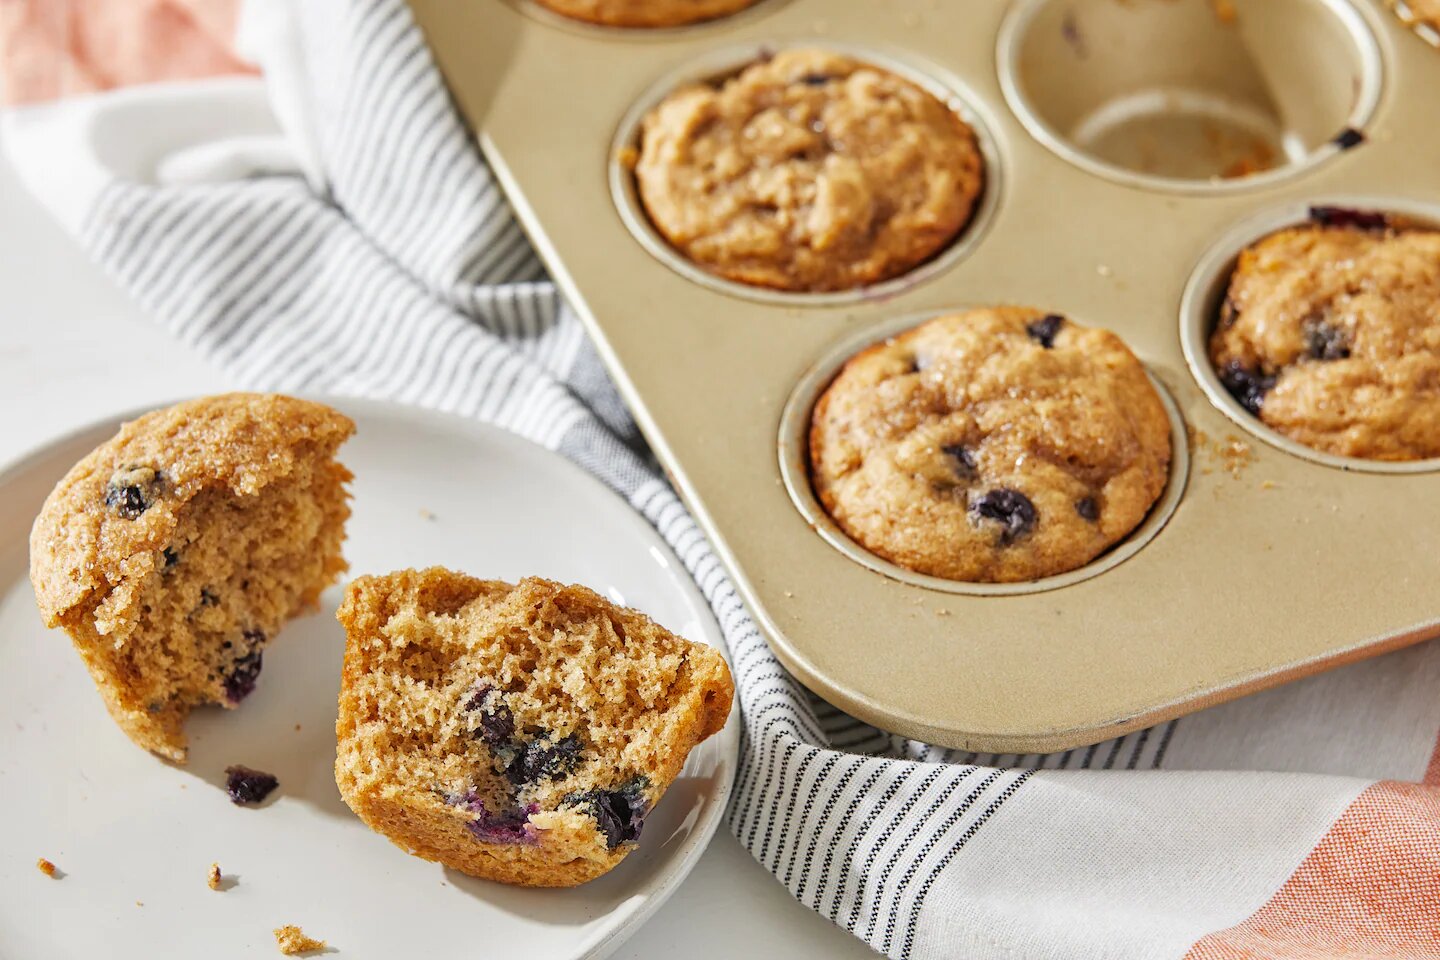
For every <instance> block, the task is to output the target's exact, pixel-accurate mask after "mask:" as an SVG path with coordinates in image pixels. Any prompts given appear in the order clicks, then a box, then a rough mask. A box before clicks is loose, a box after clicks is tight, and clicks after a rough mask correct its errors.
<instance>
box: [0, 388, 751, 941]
mask: <svg viewBox="0 0 1440 960" xmlns="http://www.w3.org/2000/svg"><path fill="white" fill-rule="evenodd" d="M329 402H331V403H333V405H334V406H336V407H338V408H339V409H341V410H343V411H344V412H345V413H347V414H348V415H350V416H351V417H353V418H354V419H355V421H356V424H357V426H358V428H359V429H358V431H357V434H356V436H355V437H354V438H353V439H352V440H351V441H350V442H349V443H348V444H347V445H346V446H345V448H344V449H343V450H342V459H343V460H344V462H345V463H346V465H347V466H349V467H350V468H351V469H352V470H353V471H354V472H355V474H356V480H355V483H354V486H353V489H354V493H355V502H354V507H355V515H354V517H353V518H352V520H351V521H350V527H349V531H350V533H349V540H348V542H347V545H346V551H345V552H346V556H347V558H348V559H349V561H350V565H351V573H352V574H358V573H364V572H383V571H387V570H391V569H396V568H399V567H406V566H424V565H429V564H443V565H448V566H452V567H455V568H458V569H462V570H466V571H468V572H471V573H475V574H479V575H484V576H495V577H503V578H507V579H508V578H515V577H518V576H522V575H525V574H532V573H533V574H541V575H544V576H549V577H552V578H554V579H558V580H563V581H574V582H580V583H585V584H587V585H589V586H591V587H593V588H594V589H596V590H598V591H600V592H601V593H603V594H605V595H607V596H608V597H610V598H611V599H612V600H615V601H617V602H620V603H625V604H627V605H630V606H634V607H637V608H639V609H640V610H643V611H645V612H646V613H648V614H650V615H651V616H653V617H654V618H655V619H656V620H657V621H659V622H660V623H661V624H663V625H665V626H666V627H668V628H670V629H671V630H674V631H676V632H677V633H680V634H682V635H684V636H686V637H689V638H690V639H692V640H698V641H704V642H707V643H712V644H715V643H719V629H718V627H717V625H716V623H715V621H714V619H713V617H712V616H711V613H710V610H709V608H708V606H707V605H706V604H705V601H704V599H703V598H702V597H701V596H700V594H699V592H698V591H697V590H696V589H695V587H694V585H693V584H692V583H691V581H690V579H689V578H688V577H687V576H686V575H685V572H684V571H683V570H682V569H680V567H679V565H678V562H677V561H676V560H675V558H674V556H673V555H672V554H671V553H670V551H669V549H668V548H667V547H666V546H665V544H664V542H663V541H662V540H661V539H660V538H659V537H658V536H657V535H656V533H655V532H654V530H653V529H652V528H651V527H650V526H649V525H648V524H647V523H646V522H645V521H644V519H643V518H641V517H640V516H639V515H637V514H636V513H635V512H634V511H633V510H631V509H630V507H629V506H628V505H627V504H626V503H625V502H624V501H623V500H622V499H621V498H619V497H618V496H616V495H615V494H614V493H612V492H611V491H610V490H608V489H607V488H605V487H604V486H603V485H602V484H601V483H600V482H599V481H597V480H595V479H594V478H593V477H591V476H590V475H588V474H586V473H585V472H584V471H582V470H580V469H579V468H578V467H576V466H574V465H573V464H571V463H570V462H569V461H567V460H565V459H564V458H562V457H560V456H559V455H557V454H553V453H550V452H548V451H546V450H544V449H542V448H540V447H538V446H535V445H533V444H531V443H529V442H527V441H525V440H522V439H520V438H518V437H516V436H514V435H512V434H509V433H506V432H504V431H502V430H499V429H497V428H493V427H487V426H485V425H482V424H477V423H473V422H470V421H468V420H462V419H459V418H454V417H448V416H443V415H440V414H435V413H430V412H426V411H422V410H417V409H414V408H407V407H399V406H392V405H386V404H380V403H374V402H367V401H357V400H349V399H336V400H330V401H329ZM118 424H119V419H118V418H117V419H115V420H109V421H106V422H103V423H99V424H96V425H95V426H94V427H91V428H87V429H85V430H82V431H80V432H78V433H75V434H72V435H70V436H68V437H65V438H63V439H60V440H57V441H55V442H53V443H51V444H49V445H48V446H46V447H44V448H43V449H41V450H39V451H37V452H35V453H32V454H30V455H29V456H27V457H25V458H23V459H22V460H20V461H18V462H17V463H15V464H14V465H13V466H11V467H10V468H9V469H8V470H5V471H4V472H3V473H0V958H5V960H11V958H14V960H21V958H26V960H28V958H32V957H42V956H43V957H46V958H50V960H65V958H72V957H74V958H80V957H84V958H94V957H107V958H112V960H131V958H147V960H148V958H151V957H157V956H165V957H201V956H203V957H211V958H224V957H242V956H243V957H254V956H265V955H277V956H278V954H276V953H275V952H274V951H275V945H274V941H273V938H272V936H271V932H270V931H271V929H272V928H273V927H277V926H280V925H282V924H287V923H294V924H299V925H300V926H302V927H303V928H304V929H305V931H306V933H308V934H310V935H312V936H316V937H320V938H323V939H325V940H327V941H329V943H330V944H331V947H332V948H333V949H334V950H335V951H338V955H340V956H344V957H354V958H385V960H393V958H395V957H441V956H454V955H474V956H486V957H496V958H505V957H515V958H522V957H523V958H525V960H549V958H580V957H585V958H593V957H602V956H605V955H606V954H608V953H610V952H611V951H612V950H614V949H615V948H616V947H617V946H618V945H619V944H620V943H621V942H622V941H623V940H624V938H625V937H626V936H627V935H628V934H629V933H630V932H632V931H633V930H634V929H635V928H636V927H637V926H638V925H639V924H640V923H641V922H643V921H644V919H645V918H646V917H648V916H649V915H650V914H651V913H652V912H653V911H654V910H655V909H656V908H657V907H659V906H660V904H661V903H663V902H664V900H665V899H666V897H668V896H669V894H670V893H671V892H673V890H674V889H675V887H676V886H677V885H678V884H679V883H680V881H681V880H682V879H683V878H684V877H685V875H686V874H687V873H689V871H690V869H691V868H692V867H693V866H694V864H695V862H696V860H697V859H698V858H699V856H700V854H701V852H702V851H703V850H704V848H705V845H706V844H707V843H708V841H709V840H710V838H711V836H712V835H713V834H714V832H715V829H716V827H717V826H718V825H719V823H720V821H721V819H722V817H723V815H724V811H725V806H726V801H727V800H728V798H729V794H730V789H731V783H732V779H733V776H734V771H735V766H736V760H737V751H738V745H739V725H738V714H732V716H731V722H730V724H729V725H728V726H727V727H726V728H725V730H724V731H722V732H721V733H720V734H719V735H717V736H715V737H712V738H711V739H710V740H708V741H707V742H705V743H704V744H702V745H701V746H700V747H699V748H697V749H696V750H695V751H694V752H693V753H692V754H691V756H690V760H689V763H688V764H687V765H686V767H685V771H684V773H683V774H682V776H681V778H680V779H679V780H677V781H676V783H675V784H674V785H673V786H672V787H671V788H670V791H669V792H668V793H667V794H666V797H665V799H664V801H663V802H662V803H661V804H660V806H659V807H658V808H657V810H656V811H655V813H654V814H653V815H652V816H651V817H650V819H649V821H648V823H647V825H646V832H645V836H644V837H643V839H642V841H641V843H640V848H639V849H638V850H637V851H636V852H635V853H633V854H631V855H630V857H629V858H627V859H626V860H625V861H624V863H622V864H621V865H620V866H619V867H618V868H617V869H616V870H614V871H613V872H612V873H610V874H609V875H607V876H605V877H602V878H601V879H599V880H596V881H594V882H592V883H590V884H587V885H585V886H582V887H579V888H576V889H574V890H559V891H534V890H520V889H512V888H509V887H504V886H501V885H499V884H493V883H488V882H486V881H481V880H475V879H472V878H469V877H466V876H464V875H462V874H458V873H455V872H454V871H450V870H446V869H444V868H442V867H440V866H439V865H437V864H432V863H427V862H425V861H423V860H419V859H416V858H414V857H410V856H407V855H405V854H404V853H402V852H401V851H400V850H399V849H397V848H396V847H394V846H392V845H391V844H390V843H389V842H388V841H386V840H385V839H384V838H383V837H380V836H378V835H377V834H374V833H372V832H371V831H370V830H369V829H367V828H366V827H365V826H364V825H363V824H362V823H361V822H360V821H359V820H357V819H356V818H355V817H354V815H352V814H351V813H350V811H349V809H348V808H347V807H346V806H345V805H344V803H342V802H341V800H340V795H339V793H338V791H337V790H336V788H335V783H334V778H333V774H332V766H333V763H334V757H335V740H334V723H335V697H336V692H337V690H338V687H339V670H340V659H341V653H342V650H343V646H344V638H343V634H342V632H341V630H340V627H339V625H338V624H337V623H336V622H335V620H334V611H335V604H336V602H337V598H338V591H337V590H331V591H329V592H328V593H327V594H326V596H325V600H324V603H323V608H322V610H321V611H320V613H318V614H316V615H314V616H310V617H306V618H304V619H302V620H298V621H296V622H294V623H292V624H291V625H290V626H289V627H288V628H287V629H286V630H285V632H284V633H282V634H281V635H280V636H279V638H278V639H277V640H276V641H275V643H274V644H273V645H272V646H271V647H270V648H269V649H267V650H266V652H265V671H264V673H263V674H262V675H261V678H260V684H259V686H258V688H257V689H256V691H255V693H254V694H253V695H252V696H251V697H250V698H249V699H248V700H246V702H245V705H244V707H243V708H242V709H240V710H237V711H231V712H226V711H222V710H219V709H207V710H202V711H199V712H197V713H196V714H195V715H194V716H193V717H192V718H191V721H190V724H189V727H188V729H189V731H190V734H191V750H190V763H189V765H188V766H186V767H183V768H181V767H173V766H170V765H167V764H166V763H164V762H162V761H160V760H158V759H156V758H155V757H153V756H151V755H150V754H148V753H145V752H144V751H142V750H140V749H138V748H137V747H135V746H133V745H132V744H131V743H130V742H129V741H128V740H127V739H126V738H125V736H124V735H123V734H122V733H121V732H120V731H119V729H118V728H116V727H115V725H114V724H113V723H112V722H111V721H110V719H109V717H108V716H107V715H106V713H105V709H104V707H103V706H102V704H101V702H100V698H99V697H98V696H97V695H96V693H95V691H94V688H93V687H92V685H91V683H90V679H89V676H88V675H87V673H86V672H85V669H84V667H83V666H82V665H81V663H80V660H79V658H78V657H77V656H76V655H75V653H74V651H73V650H72V649H71V646H70V643H69V640H68V638H67V637H65V636H64V634H63V633H61V632H59V631H54V632H51V631H46V630H45V629H44V628H43V627H42V626H41V624H40V619H39V614H38V613H37V612H36V610H35V604H34V597H33V595H32V593H31V589H30V585H29V580H28V577H27V539H28V536H29V529H30V524H31V521H32V519H33V518H34V516H35V514H36V513H37V512H38V510H39V508H40V504H41V502H42V501H43V499H44V497H45V495H46V494H47V493H48V492H49V490H50V488H51V487H52V486H53V485H54V483H55V482H56V481H57V480H58V479H59V478H60V477H61V476H62V475H63V474H64V473H65V471H66V470H67V469H69V467H70V465H71V464H72V463H74V462H75V461H76V460H78V459H79V458H80V457H81V456H83V455H84V454H85V453H86V452H87V451H89V450H90V449H91V448H93V447H94V446H95V445H96V444H98V443H99V442H101V441H102V440H104V439H105V438H106V437H108V436H110V435H111V434H112V433H113V432H114V431H115V429H116V428H117V426H118ZM234 763H243V764H247V765H249V766H253V767H258V768H260V769H263V770H268V771H270V772H273V773H275V774H276V775H277V776H278V777H279V778H280V784H281V786H280V790H279V791H278V792H277V794H276V795H275V798H274V799H272V800H271V801H269V802H268V803H267V804H266V805H264V806H263V807H262V808H260V809H244V808H240V807H236V806H234V805H232V804H231V803H230V802H229V801H228V800H227V799H226V796H225V791H224V769H225V767H226V766H227V765H229V764H234ZM37 857H47V858H49V859H50V860H52V861H54V862H55V863H56V864H57V865H58V866H59V867H60V869H61V871H63V877H62V878H61V879H58V880H52V879H48V878H46V877H45V876H44V875H43V874H41V873H40V871H39V870H37V869H36V867H35V860H36V858H37ZM212 861H216V862H218V863H219V864H220V866H221V869H222V870H223V871H224V873H225V874H226V875H228V876H233V877H234V878H235V883H234V885H233V886H230V887H229V888H228V889H225V890H222V891H220V892H215V891H211V890H210V889H209V888H208V887H207V886H206V882H205V874H206V869H207V868H208V866H209V864H210V863H211V862H212Z"/></svg>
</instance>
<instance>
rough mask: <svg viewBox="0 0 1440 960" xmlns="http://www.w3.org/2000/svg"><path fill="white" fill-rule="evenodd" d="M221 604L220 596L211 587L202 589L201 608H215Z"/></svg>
mask: <svg viewBox="0 0 1440 960" xmlns="http://www.w3.org/2000/svg"><path fill="white" fill-rule="evenodd" d="M219 602H220V595H219V594H218V593H216V592H215V591H214V590H211V589H210V588H209V587H201V588H200V606H202V607H213V606H215V604H217V603H219Z"/></svg>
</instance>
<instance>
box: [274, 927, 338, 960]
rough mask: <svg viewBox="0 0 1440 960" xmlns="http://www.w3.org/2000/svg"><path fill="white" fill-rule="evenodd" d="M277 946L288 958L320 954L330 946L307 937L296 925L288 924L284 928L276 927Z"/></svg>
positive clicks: (322, 941)
mask: <svg viewBox="0 0 1440 960" xmlns="http://www.w3.org/2000/svg"><path fill="white" fill-rule="evenodd" d="M274 933H275V945H276V946H277V947H279V948H280V952H281V953H283V954H285V956H287V957H293V956H296V955H298V954H303V953H320V952H323V951H325V950H326V947H327V946H328V945H327V944H326V943H325V941H324V940H316V939H315V938H314V937H307V936H305V931H304V930H301V929H300V928H299V927H297V926H295V925H294V924H286V925H285V926H283V927H276V928H275V930H274Z"/></svg>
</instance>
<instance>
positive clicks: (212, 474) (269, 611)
mask: <svg viewBox="0 0 1440 960" xmlns="http://www.w3.org/2000/svg"><path fill="white" fill-rule="evenodd" d="M354 429H355V425H354V424H353V423H352V422H351V421H350V420H349V419H348V418H347V417H345V416H343V415H342V414H340V413H338V412H336V411H335V410H332V409H330V408H329V407H326V406H323V405H321V404H318V403H312V402H309V401H306V400H297V399H294V398H292V397H284V396H278V395H262V394H245V393H235V394H226V395H223V396H215V397H204V398H201V399H197V400H191V401H187V402H185V403H180V404H177V405H175V406H173V407H169V408H166V409H163V410H157V411H155V412H153V413H149V414H146V415H145V416H143V417H140V418H139V419H138V420H135V421H133V422H130V423H127V424H125V425H124V426H123V427H121V429H120V432H119V433H118V434H117V435H116V436H115V437H113V438H112V439H110V440H108V441H106V442H105V443H103V444H101V445H100V446H99V447H98V448H96V449H95V450H94V451H93V452H92V453H91V454H90V455H89V456H87V457H85V459H83V460H81V461H80V462H79V463H78V464H76V465H75V467H74V468H73V469H71V471H70V472H69V473H68V474H67V475H66V476H65V478H64V479H63V480H61V481H60V483H59V485H58V486H56V488H55V490H54V491H53V492H52V493H51V494H50V496H49V498H48V499H47V500H46V501H45V505H44V507H43V508H42V509H41V511H40V516H39V517H38V518H37V519H36V521H35V526H34V528H33V529H32V530H31V534H30V580H31V583H32V584H33V585H34V588H35V597H36V601H37V603H38V605H39V607H40V612H41V615H42V616H43V617H44V620H45V623H46V625H47V626H51V627H56V626H59V627H63V628H64V629H65V631H66V632H67V633H68V634H69V635H70V637H71V639H72V640H73V641H74V644H75V648H76V650H77V651H79V653H80V656H81V658H82V659H83V660H84V661H85V665H86V666H87V667H88V668H89V670H90V675H91V678H92V679H93V680H94V681H95V686H96V687H97V689H98V690H99V691H100V694H101V696H102V697H104V700H105V705H106V707H107V708H108V709H109V711H110V715H111V717H113V718H114V720H115V722H116V723H117V724H119V726H120V728H121V729H122V730H124V731H125V733H126V734H127V735H128V736H129V737H130V739H131V740H133V741H134V742H135V743H136V744H138V745H139V746H141V747H144V748H145V749H147V750H152V751H154V752H155V753H157V754H159V755H160V756H162V757H165V758H166V759H169V760H173V761H175V762H177V763H183V762H185V757H186V737H185V731H184V723H185V718H186V717H187V716H188V715H189V713H190V711H191V710H193V709H194V708H195V707H198V706H201V705H203V704H211V703H214V704H219V705H221V706H223V707H227V708H232V707H235V706H236V705H238V704H239V703H240V702H241V701H242V700H244V699H245V697H246V696H248V695H249V694H250V693H251V691H253V690H254V689H255V684H256V681H257V679H258V677H259V675H260V670H261V666H262V663H263V650H264V648H265V646H266V644H267V643H268V642H269V641H270V640H271V639H272V638H273V637H274V636H275V635H276V633H278V632H279V630H280V628H281V625H282V624H284V623H285V621H287V620H288V619H290V618H291V617H293V616H295V615H296V614H298V613H301V612H302V611H305V610H306V609H309V608H312V607H314V606H315V605H316V604H317V602H318V600H319V597H320V593H321V591H323V590H324V589H325V588H326V587H327V586H329V585H330V584H331V583H333V582H334V581H335V579H336V578H337V577H338V576H339V575H340V574H341V573H342V572H343V571H344V570H345V561H344V560H343V559H342V557H341V555H340V547H341V542H342V541H343V539H344V528H345V520H346V519H347V518H348V517H349V514H350V510H349V506H348V504H347V500H348V494H347V492H346V489H345V484H346V482H347V481H348V480H349V479H350V472H349V471H348V470H346V469H345V467H343V466H342V465H341V464H339V463H338V462H336V460H335V452H336V450H337V449H338V448H339V446H340V445H341V444H342V443H343V442H344V441H345V440H346V438H348V437H349V436H350V434H351V433H353V432H354Z"/></svg>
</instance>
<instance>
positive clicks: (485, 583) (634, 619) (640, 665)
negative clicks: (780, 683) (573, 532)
mask: <svg viewBox="0 0 1440 960" xmlns="http://www.w3.org/2000/svg"><path fill="white" fill-rule="evenodd" d="M338 617H339V620H340V622H341V623H342V624H344V626H345V632H346V635H347V638H348V640H347V644H346V649H345V671H344V679H343V683H342V687H341V691H340V718H339V720H338V722H337V723H336V737H337V740H338V752H337V756H336V761H335V781H336V783H337V784H338V786H339V787H340V793H341V796H343V797H344V799H345V802H346V803H347V804H349V805H350V808H351V809H352V810H354V811H355V813H356V814H357V815H358V816H359V817H360V819H361V820H364V821H365V823H367V824H368V825H369V826H370V827H371V828H372V829H374V830H376V831H377V832H379V833H381V834H384V835H385V836H386V837H388V838H389V839H390V840H391V841H392V842H394V843H395V844H396V845H398V846H400V847H401V848H403V849H404V850H406V851H407V852H410V853H413V854H414V855H416V856H419V857H423V858H425V859H427V860H434V861H438V862H440V863H443V864H445V865H446V866H449V867H452V868H454V869H456V870H460V871H462V872H464V873H468V874H470V875H472V876H476V877H483V878H486V879H490V880H498V881H500V882H502V883H511V884H518V885H522V886H534V887H569V886H574V885H576V884H579V883H584V882H585V881H587V880H592V879H594V878H595V877H598V876H600V875H601V874H603V873H605V872H607V871H609V870H610V869H612V868H613V867H615V866H616V865H617V864H618V863H619V862H620V861H621V860H623V859H624V858H625V857H626V856H627V855H628V854H629V853H630V851H631V850H633V849H634V847H635V844H636V843H637V841H638V840H639V839H640V834H641V830H642V828H643V826H644V823H645V818H646V816H647V815H648V813H649V812H650V810H651V809H652V808H653V807H654V806H655V804H656V803H658V802H659V801H660V798H661V797H662V796H663V795H664V793H665V791H666V789H667V788H668V787H669V786H670V784H671V783H672V781H674V779H675V777H676V776H677V775H678V774H679V773H680V770H681V767H682V766H683V765H684V763H685V758H686V756H687V755H688V754H689V753H690V751H691V749H693V748H694V747H695V746H696V745H697V744H699V743H700V742H701V741H703V740H704V739H705V738H707V737H709V736H710V735H711V734H714V733H716V732H718V731H719V730H720V728H721V727H723V726H724V725H725V720H726V718H727V717H728V716H729V711H730V701H731V699H732V696H733V693H734V688H733V686H732V683H731V679H730V671H729V668H728V667H727V666H726V664H725V661H724V659H723V658H722V657H721V656H720V654H719V653H718V652H717V651H715V650H713V649H711V648H710V647H707V646H704V645H702V644H697V643H691V642H689V641H687V640H684V639H682V638H680V637H677V636H675V635H674V634H671V633H670V632H668V631H667V630H665V629H664V628H663V627H661V626H659V625H658V624H656V623H655V622H654V621H652V620H650V619H649V618H648V617H646V616H644V615H643V614H640V613H638V612H636V611H634V610H630V609H627V608H623V607H618V606H616V605H615V604H612V603H610V602H609V601H607V600H605V599H604V598H603V597H601V596H599V595H598V594H596V593H594V592H593V591H591V590H587V589H586V588H584V587H578V586H562V585H560V584H558V583H552V582H551V581H548V580H541V579H537V578H527V579H525V580H522V581H521V582H520V583H519V584H518V585H514V586H512V585H511V584H508V583H503V582H501V581H496V580H479V579H476V578H474V577H468V576H465V575H464V574H459V573H454V572H451V571H449V570H445V569H442V568H438V567H435V568H431V569H428V570H422V571H415V570H403V571H400V572H398V573H392V574H389V575H387V576H383V577H360V578H359V579H357V580H356V581H355V582H354V583H352V584H351V585H350V587H349V589H348V591H347V593H346V596H345V601H344V603H343V604H342V605H341V607H340V611H339V614H338Z"/></svg>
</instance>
